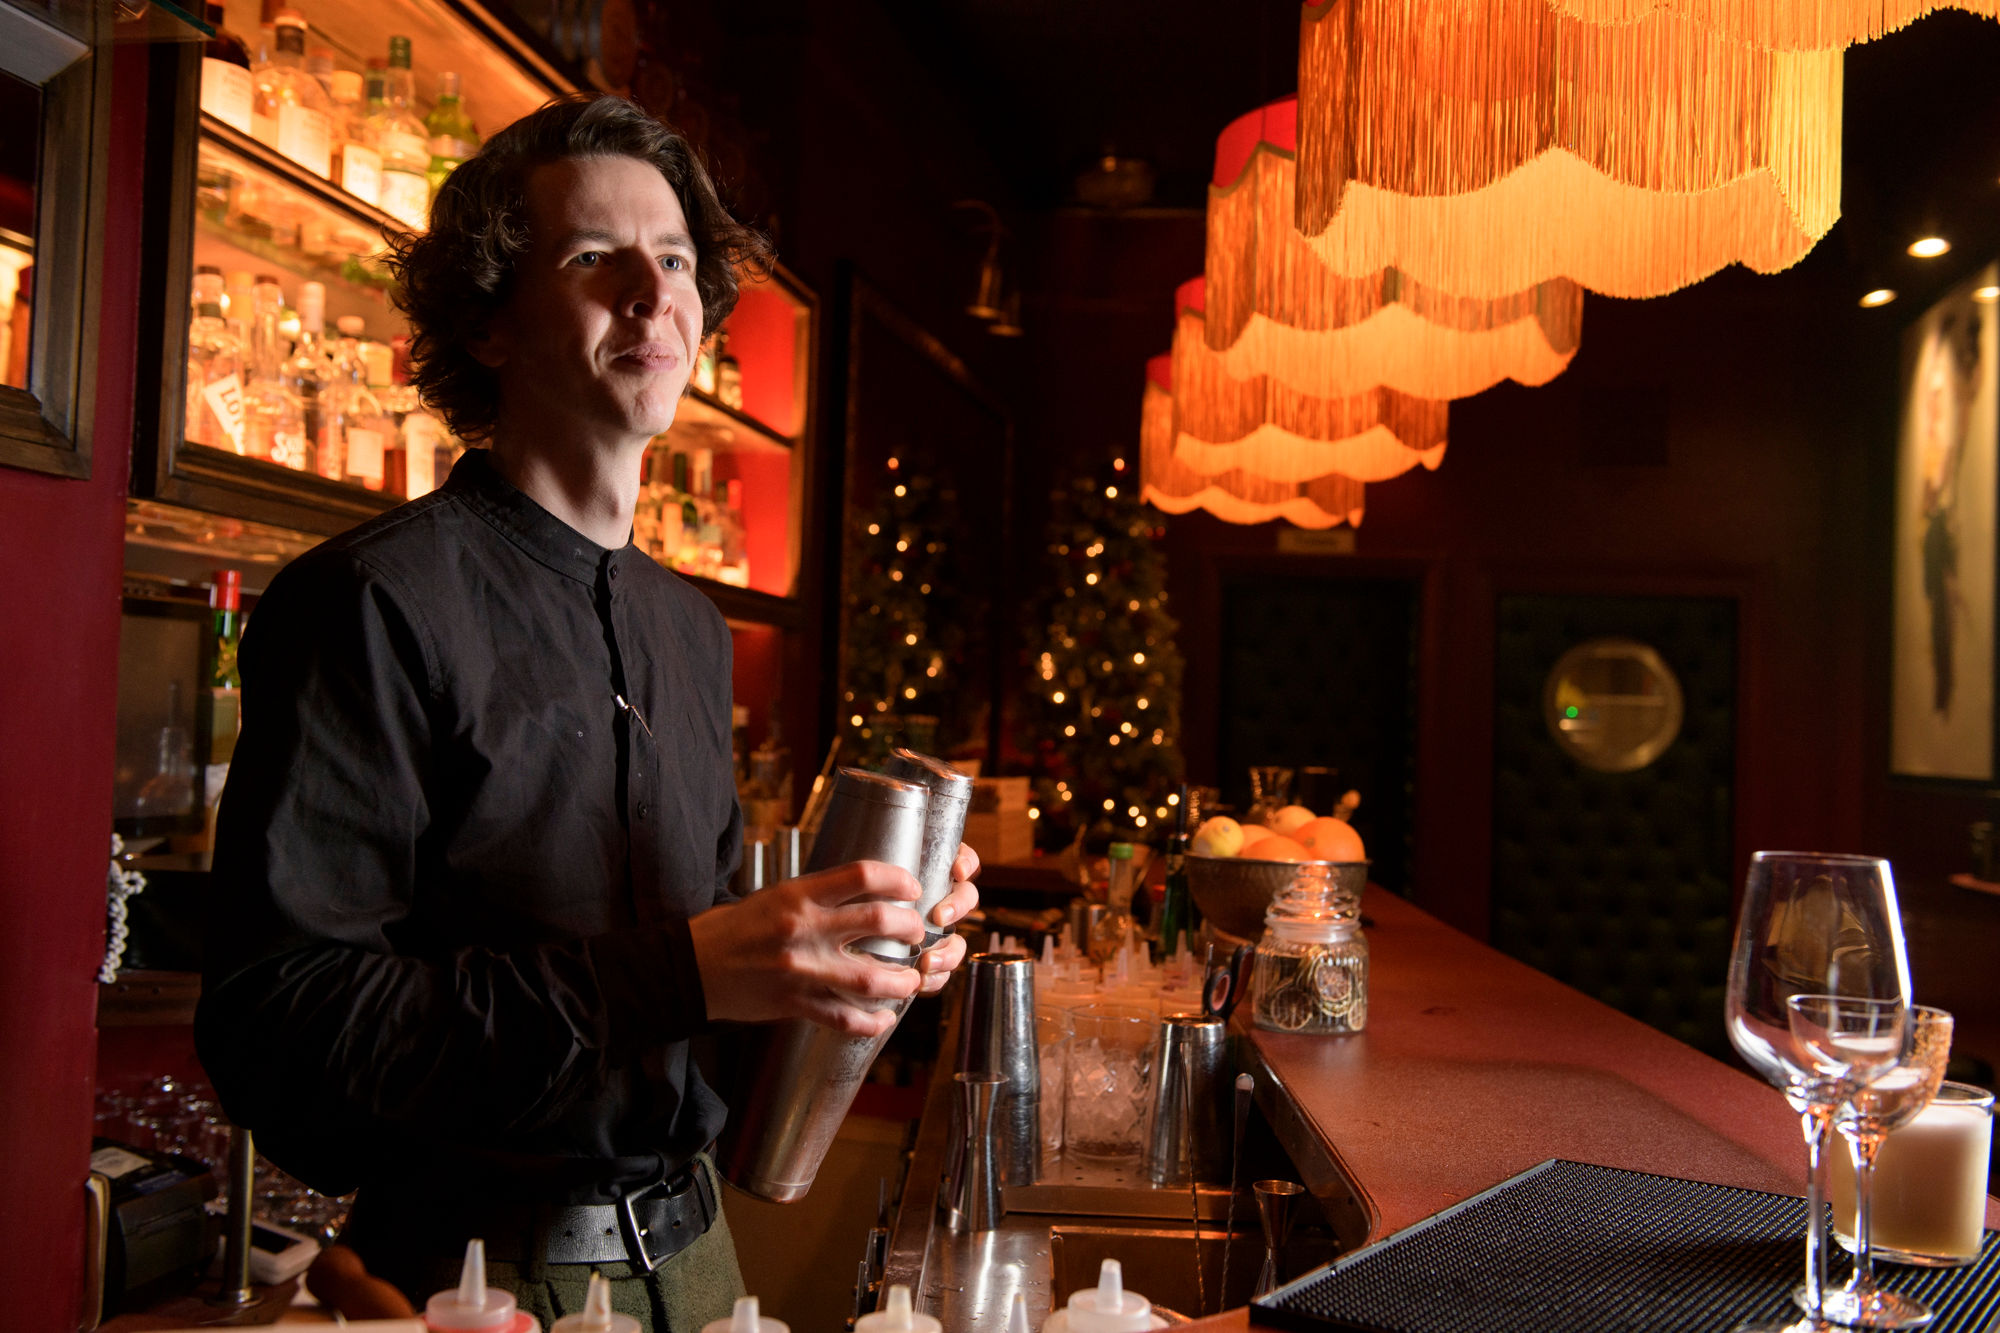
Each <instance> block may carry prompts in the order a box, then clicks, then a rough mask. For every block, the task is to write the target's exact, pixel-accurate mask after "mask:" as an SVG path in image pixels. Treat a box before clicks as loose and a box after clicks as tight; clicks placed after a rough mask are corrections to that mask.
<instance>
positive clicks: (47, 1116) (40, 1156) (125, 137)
mask: <svg viewBox="0 0 2000 1333" xmlns="http://www.w3.org/2000/svg"><path fill="white" fill-rule="evenodd" d="M142 56H143V53H142V51H141V49H140V48H127V47H120V48H118V50H117V60H118V64H117V66H116V69H117V81H116V85H115V91H114V94H113V98H114V106H113V111H112V121H111V136H112V144H111V157H110V185H111V188H110V190H109V191H108V192H107V193H108V196H109V202H108V206H107V212H106V216H105V255H104V263H103V265H102V270H101V281H102V288H103V306H102V310H103V322H102V329H101V332H102V336H101V338H100V341H99V346H98V347H97V348H96V349H93V350H94V354H95V357H96V368H97V402H96V405H95V412H94V415H93V419H92V427H91V437H92V449H93V465H92V470H91V475H90V478H89V480H87V481H62V480H57V479H55V478H53V477H46V476H41V475H38V474H34V473H29V472H22V471H17V470H13V469H8V468H0V625H4V626H5V627H6V628H5V629H4V630H0V701H4V705H0V920H5V921H6V922H7V929H6V931H5V932H0V978H5V982H4V984H0V1143H4V1144H6V1145H7V1150H6V1151H5V1152H4V1153H0V1200H4V1203H0V1292H5V1293H6V1301H7V1316H6V1323H7V1326H8V1327H9V1328H15V1329H21V1330H24V1331H26V1333H69V1330H73V1329H74V1328H75V1327H76V1325H77V1319H78V1314H79V1306H78V1300H79V1296H80V1293H81V1288H82V1272H83V1186H84V1178H85V1176H86V1175H87V1174H88V1173H89V1169H90V1165H89V1158H90V1124H91V1086H92V1068H93V1065H94V1062H95V1059H96V1049H97V1033H96V1028H95V1023H96V1006H97V986H96V973H97V967H98V963H99V961H100V959H101V958H102V956H103V950H104V902H105V894H104V884H105V874H106V870H107V868H108V865H109V861H110V856H109V853H110V828H111V767H112V751H113V713H112V701H113V700H114V699H115V698H116V697H117V681H116V675H117V669H118V606H119V602H118V596H119V581H120V571H121V569H122V566H123V549H124V548H123V537H124V513H125V489H126V477H127V472H128V469H129V466H130V459H131V433H132V371H133V366H132V348H133V342H134V333H135V327H134V321H135V309H136V297H137V291H138V268H139V263H140V250H141V236H140V230H139V218H138V205H139V190H138V188H137V186H138V182H139V175H140V153H139V135H140V133H141V131H142V130H143V127H144V118H143V113H142V110H141V108H143V106H144V101H145V67H144V61H143V58H142Z"/></svg>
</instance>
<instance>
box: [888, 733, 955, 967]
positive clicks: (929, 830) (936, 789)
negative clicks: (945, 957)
mask: <svg viewBox="0 0 2000 1333" xmlns="http://www.w3.org/2000/svg"><path fill="white" fill-rule="evenodd" d="M888 773H889V776H890V777H892V778H899V779H901V780H902V781H904V782H914V783H917V784H919V785H921V786H924V787H927V788H929V789H930V793H931V797H930V807H929V812H928V813H927V814H926V815H925V816H924V855H923V870H922V871H921V872H920V873H919V874H918V875H917V882H918V883H919V884H921V885H922V886H923V890H924V896H923V897H921V898H919V899H918V900H917V911H918V912H919V913H921V914H922V916H923V918H924V948H926V949H928V948H930V947H931V946H932V945H933V944H936V943H937V942H938V941H939V940H941V939H943V938H944V937H945V935H946V934H947V932H946V931H945V930H942V929H940V928H939V927H938V925H937V923H936V922H934V921H932V920H931V913H932V912H933V911H935V910H936V908H937V905H938V904H939V903H941V902H943V901H944V900H945V896H946V895H947V894H949V893H950V892H951V868H952V865H953V864H954V863H955V862H956V861H957V860H958V849H959V845H960V844H961V843H963V842H964V841H965V814H966V811H967V810H969V809H971V808H972V779H971V778H969V777H967V776H966V775H965V774H963V773H961V772H959V771H958V770H957V769H955V768H953V767H952V766H951V765H950V764H947V763H946V762H945V761H944V760H942V759H934V758H932V757H931V756H930V755H927V754H918V753H917V752H916V751H915V750H905V749H903V748H901V747H900V746H899V747H897V749H896V750H895V751H894V752H893V753H892V754H891V756H890V759H889V768H888Z"/></svg>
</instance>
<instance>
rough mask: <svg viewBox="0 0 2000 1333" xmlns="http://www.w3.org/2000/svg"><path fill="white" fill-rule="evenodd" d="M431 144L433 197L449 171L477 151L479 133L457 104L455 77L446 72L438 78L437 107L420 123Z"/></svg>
mask: <svg viewBox="0 0 2000 1333" xmlns="http://www.w3.org/2000/svg"><path fill="white" fill-rule="evenodd" d="M424 129H425V130H426V131H428V132H429V134H430V140H431V166H430V184H431V193H432V194H433V195H435V194H436V193H437V188H438V186H440V185H442V184H444V178H445V177H446V176H449V175H451V173H452V168H454V167H456V166H457V165H458V164H459V163H461V162H463V161H465V159H466V158H468V157H471V156H472V155H473V154H474V153H476V152H478V151H479V131H478V130H477V129H476V128H475V127H474V126H473V124H472V117H471V116H469V115H467V114H466V110H465V104H464V103H463V102H462V101H460V100H459V81H458V75H456V74H454V73H451V72H450V71H446V72H445V73H443V74H440V75H438V100H437V105H435V106H433V107H432V108H431V114H430V116H429V118H428V119H426V120H425V121H424Z"/></svg>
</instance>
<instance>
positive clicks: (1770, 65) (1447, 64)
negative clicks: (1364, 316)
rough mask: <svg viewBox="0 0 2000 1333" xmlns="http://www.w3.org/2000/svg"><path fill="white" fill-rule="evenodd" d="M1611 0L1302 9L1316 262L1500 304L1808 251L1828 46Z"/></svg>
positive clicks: (1646, 289) (1813, 237) (1834, 121)
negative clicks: (1576, 8)
mask: <svg viewBox="0 0 2000 1333" xmlns="http://www.w3.org/2000/svg"><path fill="white" fill-rule="evenodd" d="M1602 7H1603V6H1601V5H1592V6H1590V8H1591V9H1592V10H1593V11H1594V10H1596V9H1598V8H1602ZM1739 7H1743V8H1749V7H1753V6H1739ZM1780 7H1782V8H1788V9H1789V8H1793V7H1794V6H1780ZM1621 8H1622V10H1624V11H1630V12H1632V13H1634V14H1635V15H1636V17H1631V18H1629V19H1626V18H1620V19H1619V20H1618V21H1615V22H1612V21H1606V22H1605V23H1603V24H1601V25H1600V24H1599V23H1595V22H1590V21H1587V20H1584V19H1579V18H1575V17H1572V16H1571V15H1569V14H1565V13H1562V12H1560V11H1559V10H1558V9H1556V8H1554V7H1552V6H1551V4H1550V3H1548V0H1460V3H1454V4H1450V5H1438V4H1432V3H1428V2H1427V0H1341V2H1340V3H1333V2H1332V0H1327V2H1325V3H1309V4H1307V5H1306V6H1305V7H1304V9H1303V11H1302V19H1301V26H1300V35H1299V128H1298V145H1299V146H1298V199H1297V207H1296V213H1295V221H1296V223H1297V226H1298V229H1299V231H1300V232H1301V233H1302V234H1303V235H1304V236H1305V237H1306V238H1307V241H1308V243H1309V244H1310V245H1311V246H1312V248H1313V249H1314V250H1315V251H1316V252H1317V253H1318V254H1319V257H1320V259H1321V260H1322V261H1323V262H1324V263H1325V264H1326V265H1327V267H1328V268H1330V269H1332V270H1333V271H1334V272H1336V273H1339V274H1342V275H1344V276H1348V277H1360V276H1364V275H1366V274H1370V273H1377V272H1380V271H1381V270H1382V269H1385V268H1396V269H1399V270H1401V271H1402V272H1403V273H1405V274H1407V275H1409V276H1410V277H1412V278H1414V279H1415V280H1416V281H1418V282H1421V283H1423V284H1425V285H1426V286H1429V287H1433V288H1436V289H1438V290H1441V291H1445V292H1450V293H1452V294H1454V295H1458V296H1472V297H1480V298H1484V299H1488V300H1492V299H1497V298H1502V297H1507V296H1511V295H1512V294H1514V293H1517V292H1522V291H1525V290H1527V289H1529V288H1531V287H1533V286H1534V285H1535V284H1537V283H1541V282H1547V281H1549V280H1550V279H1552V278H1569V279H1572V280H1574V281H1575V282H1577V283H1580V284H1581V285H1583V286H1584V287H1587V288H1589V289H1590V290H1592V291H1595V292H1602V293H1604V294H1605V295H1607V296H1620V297H1647V296H1664V295H1666V294H1667V293H1668V292H1672V291H1675V290H1678V289H1679V288H1682V287H1685V286H1687V285H1688V284H1690V283H1693V282H1697V281H1699V280H1701V279H1702V278H1705V277H1707V276H1708V275H1709V274H1711V273H1713V272H1715V271H1716V270H1717V269H1720V268H1722V267H1723V266H1724V265H1727V264H1731V263H1740V264H1744V265H1747V266H1748V267H1750V268H1752V269H1755V270H1757V271H1758V272H1760V273H1775V272H1777V271H1779V270H1781V269H1785V268H1789V267H1791V266H1792V265H1793V264H1795V263H1797V262H1798V261H1799V260H1800V259H1801V258H1803V257H1804V256H1805V254H1806V252H1807V251H1809V250H1810V249H1812V247H1813V245H1814V244H1815V243H1817V242H1818V240H1819V238H1820V237H1822V236H1824V235H1825V234H1826V232H1827V230H1828V229H1829V228H1830V227H1832V226H1833V224H1834V221H1835V220H1836V219H1837V218H1838V217H1839V216H1840V167H1841V160H1840V159H1841V153H1840V143H1841V90H1842V76H1841V52H1840V51H1839V50H1831V51H1810V50H1807V51H1796V50H1791V51H1775V50H1770V49H1764V48H1758V47H1753V46H1750V45H1747V44H1745V43H1744V42H1742V41H1741V40H1739V39H1737V38H1734V37H1730V36H1727V35H1725V34H1723V33H1721V32H1718V31H1716V30H1715V29H1713V28H1710V27H1707V26H1705V25H1704V24H1702V23H1697V22H1691V21H1689V20H1688V19H1687V18H1684V17H1682V16H1681V15H1680V14H1678V13H1675V12H1672V11H1670V10H1666V9H1656V8H1653V7H1651V6H1650V5H1646V4H1626V5H1624V6H1622V7H1621ZM1475 34H1476V37H1475V36H1474V35H1475Z"/></svg>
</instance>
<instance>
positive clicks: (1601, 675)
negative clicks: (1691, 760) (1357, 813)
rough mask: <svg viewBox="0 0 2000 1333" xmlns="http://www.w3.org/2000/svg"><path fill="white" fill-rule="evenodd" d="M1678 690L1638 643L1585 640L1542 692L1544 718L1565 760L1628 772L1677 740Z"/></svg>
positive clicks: (1566, 656)
mask: <svg viewBox="0 0 2000 1333" xmlns="http://www.w3.org/2000/svg"><path fill="white" fill-rule="evenodd" d="M1681 717H1682V700H1681V683H1680V681H1679V680H1678V679H1676V678H1675V676H1674V673H1673V671H1672V669H1671V668H1669V667H1668V666H1667V664H1666V663H1665V662H1663V661H1661V660H1660V655H1659V654H1658V653H1656V652H1654V651H1653V650H1652V649H1651V648H1649V647H1647V646H1646V645H1645V644H1643V643H1640V642H1639V641H1638V640H1636V639H1591V640H1589V641H1588V642H1585V643H1579V644H1578V645H1576V647H1574V648H1572V649H1570V650H1569V651H1568V652H1566V653H1564V654H1563V655H1562V656H1561V657H1560V658H1559V659H1557V661H1556V664H1555V668H1554V669H1553V670H1551V671H1550V672H1549V678H1548V682H1547V683H1546V684H1545V685H1543V687H1542V719H1543V721H1545V722H1547V723H1548V728H1549V735H1551V736H1553V737H1554V738H1555V742H1556V744H1557V745H1559V746H1561V747H1562V749H1563V751H1564V752H1565V753H1566V754H1568V755H1569V756H1570V757H1571V758H1573V759H1575V760H1576V761H1577V762H1578V763H1579V764H1582V765H1583V766H1584V767H1585V768H1591V769H1595V770H1597V771H1598V772H1600V773H1630V772H1632V771H1633V770H1635V769H1641V768H1644V767H1645V766H1646V765H1648V764H1650V763H1652V762H1653V761H1654V760H1655V759H1658V758H1659V757H1660V755H1661V753H1662V752H1663V751H1665V750H1666V748H1667V747H1668V746H1669V745H1672V744H1673V743H1674V737H1676V736H1678V735H1680V734H1681Z"/></svg>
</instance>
